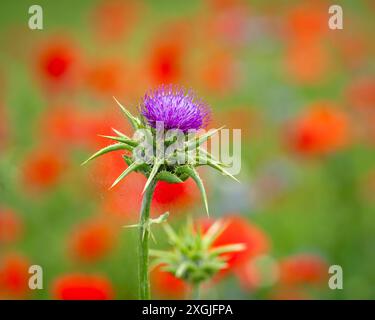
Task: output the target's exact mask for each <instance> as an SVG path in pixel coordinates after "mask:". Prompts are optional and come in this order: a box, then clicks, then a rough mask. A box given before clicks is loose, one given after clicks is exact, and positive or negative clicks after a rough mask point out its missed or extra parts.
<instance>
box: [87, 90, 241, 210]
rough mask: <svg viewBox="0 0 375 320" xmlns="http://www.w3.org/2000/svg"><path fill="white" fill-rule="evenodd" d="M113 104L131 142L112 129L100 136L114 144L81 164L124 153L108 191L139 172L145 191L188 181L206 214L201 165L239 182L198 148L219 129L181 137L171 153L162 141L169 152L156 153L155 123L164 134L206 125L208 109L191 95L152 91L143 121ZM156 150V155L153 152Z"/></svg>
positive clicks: (145, 99) (165, 142)
mask: <svg viewBox="0 0 375 320" xmlns="http://www.w3.org/2000/svg"><path fill="white" fill-rule="evenodd" d="M115 101H116V102H117V104H118V105H119V106H120V108H121V110H122V112H123V113H124V115H125V117H126V118H127V119H128V120H129V122H130V124H131V125H132V127H133V128H134V129H135V130H136V132H135V133H134V135H133V138H131V137H128V136H126V135H125V134H123V133H122V132H120V131H118V130H116V129H112V130H113V132H114V133H115V135H114V136H103V135H101V136H102V137H104V138H107V139H109V140H112V141H115V143H113V144H111V145H109V146H107V147H104V148H103V149H101V150H99V151H98V152H96V153H94V154H93V155H92V156H91V157H90V158H88V159H87V160H86V161H85V162H83V164H85V163H87V162H89V161H90V160H93V159H95V158H97V157H99V156H102V155H104V154H106V153H109V152H112V151H117V150H125V151H126V152H127V154H124V155H123V158H124V160H125V162H126V163H127V165H128V167H127V168H126V169H125V170H124V172H123V173H122V174H121V175H120V176H119V177H118V178H117V179H116V180H115V181H114V183H113V184H112V186H111V188H112V187H114V186H115V185H117V184H118V183H119V182H120V181H121V180H122V179H124V178H125V177H126V176H127V175H128V174H130V173H131V172H139V173H142V174H144V175H145V176H146V177H147V182H146V184H145V187H144V191H146V190H148V188H150V186H152V182H156V181H166V182H168V183H181V182H183V181H185V180H186V179H188V178H189V177H191V178H192V179H193V180H194V182H195V183H196V184H197V186H198V188H199V190H200V192H201V195H202V198H203V202H204V206H205V209H206V212H207V214H208V203H207V196H206V191H205V188H204V185H203V181H202V180H201V178H200V176H199V174H198V171H197V170H196V167H198V166H199V165H203V164H204V165H208V166H210V167H211V168H213V169H215V170H217V171H219V172H220V173H222V174H223V175H227V176H229V177H231V178H232V179H234V180H236V181H238V180H237V179H236V178H235V177H234V176H233V175H232V174H230V173H229V172H228V171H227V170H226V169H225V165H224V164H223V163H222V162H220V161H219V160H216V159H215V158H214V157H213V155H211V154H210V153H209V152H207V151H206V150H205V149H204V148H203V147H201V145H202V144H203V143H204V142H206V141H207V140H208V139H209V138H211V137H212V136H213V135H214V134H216V133H217V132H218V131H220V130H221V129H222V128H219V129H215V130H210V131H208V132H206V133H204V134H201V135H199V136H195V135H193V136H192V137H191V136H190V135H188V134H183V137H184V138H185V141H183V145H182V146H178V148H176V149H175V150H173V152H170V150H169V148H167V147H170V146H171V141H170V140H168V139H165V140H164V141H162V142H161V143H162V144H164V149H166V148H167V149H168V150H169V152H161V154H159V153H158V143H160V142H158V143H156V142H155V141H156V140H157V139H158V137H157V134H158V132H156V131H157V130H153V128H156V127H157V125H158V124H157V122H163V124H164V129H166V130H173V129H179V130H181V131H183V133H187V132H188V131H190V130H193V129H195V130H198V129H200V128H203V127H204V126H205V125H206V124H207V122H208V119H209V114H210V111H209V108H208V107H207V106H206V105H205V104H204V103H202V102H201V101H200V100H198V99H197V98H196V96H195V95H194V94H193V93H192V92H191V91H188V92H186V91H185V90H184V89H181V88H179V87H176V86H171V85H169V86H161V87H159V88H158V89H156V90H154V91H151V92H150V93H148V94H146V95H145V97H144V99H143V104H142V106H141V108H140V112H141V115H142V117H143V119H141V118H140V117H136V116H134V115H132V114H131V113H130V112H129V111H128V110H127V109H126V108H125V107H124V106H122V105H121V103H120V102H118V101H117V100H116V98H115ZM142 120H146V121H142ZM136 133H140V134H141V135H142V136H143V138H142V139H140V138H139V137H137V135H136ZM189 133H190V132H189ZM149 138H150V139H149ZM149 140H151V141H149ZM155 149H156V152H154V151H155ZM159 150H160V149H159ZM149 153H151V155H149ZM180 160H183V161H180Z"/></svg>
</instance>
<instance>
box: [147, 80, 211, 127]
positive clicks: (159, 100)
mask: <svg viewBox="0 0 375 320" xmlns="http://www.w3.org/2000/svg"><path fill="white" fill-rule="evenodd" d="M141 114H142V115H143V117H144V118H145V119H146V121H147V122H148V124H149V125H150V126H151V127H154V128H155V127H156V123H157V122H159V121H160V122H163V123H164V127H165V129H167V130H168V129H180V130H182V131H183V132H187V131H188V130H192V129H194V130H199V129H201V128H204V127H206V125H207V123H208V121H209V117H210V108H209V107H208V106H207V105H206V104H205V103H204V102H202V101H201V100H199V99H198V98H197V96H196V95H195V93H194V92H193V91H191V90H189V91H186V90H185V89H183V88H181V87H178V86H173V85H167V86H160V87H158V88H157V89H155V90H153V91H150V92H149V93H146V94H145V96H144V98H143V101H142V105H141Z"/></svg>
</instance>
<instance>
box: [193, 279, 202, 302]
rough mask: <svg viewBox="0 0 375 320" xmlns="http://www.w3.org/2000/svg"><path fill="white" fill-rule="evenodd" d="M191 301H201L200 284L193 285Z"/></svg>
mask: <svg viewBox="0 0 375 320" xmlns="http://www.w3.org/2000/svg"><path fill="white" fill-rule="evenodd" d="M192 298H193V300H200V299H201V287H200V284H199V283H198V284H195V285H194V286H193V297H192Z"/></svg>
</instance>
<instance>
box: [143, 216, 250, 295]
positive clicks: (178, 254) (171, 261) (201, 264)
mask: <svg viewBox="0 0 375 320" xmlns="http://www.w3.org/2000/svg"><path fill="white" fill-rule="evenodd" d="M163 227H164V230H165V232H166V234H167V236H168V240H169V243H170V244H171V246H172V249H171V250H169V251H164V250H150V255H151V256H153V257H154V261H153V265H154V266H157V265H161V269H162V270H163V271H167V272H170V273H172V274H173V275H174V276H175V277H177V278H180V279H182V280H184V281H186V282H188V283H190V284H191V285H192V288H193V296H192V298H194V299H199V298H200V286H201V284H202V283H204V282H205V281H207V280H209V279H211V278H212V277H213V276H214V275H215V274H216V273H217V272H218V271H220V270H222V269H225V268H227V267H228V264H227V261H226V260H227V256H226V255H225V254H227V253H230V252H236V251H242V250H244V249H245V245H244V244H242V243H233V244H227V245H222V246H216V247H214V246H213V244H214V242H215V240H216V239H217V238H218V237H219V236H220V234H221V233H222V232H223V231H224V230H225V228H226V224H225V223H224V222H223V221H222V220H217V221H216V222H215V223H213V224H212V225H211V226H210V228H209V229H208V230H207V231H206V232H202V230H201V228H200V227H199V225H198V226H194V224H193V222H192V220H191V219H189V220H188V223H187V224H186V226H185V227H184V228H183V229H182V232H180V233H176V232H175V231H174V230H173V229H172V227H171V226H169V225H168V224H164V225H163Z"/></svg>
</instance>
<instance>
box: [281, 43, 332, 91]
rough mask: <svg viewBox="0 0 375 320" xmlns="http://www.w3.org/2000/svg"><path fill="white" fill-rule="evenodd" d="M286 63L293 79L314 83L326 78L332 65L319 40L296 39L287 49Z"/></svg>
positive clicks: (299, 81)
mask: <svg viewBox="0 0 375 320" xmlns="http://www.w3.org/2000/svg"><path fill="white" fill-rule="evenodd" d="M285 64H286V70H287V72H288V75H290V76H291V78H292V80H294V81H297V82H298V83H303V84H313V83H317V82H319V81H321V80H323V79H324V76H325V75H326V74H327V71H328V69H329V66H330V57H329V55H328V52H327V51H326V49H325V48H324V47H323V46H322V45H321V44H320V43H318V42H316V43H315V42H313V43H310V42H304V41H296V42H293V43H292V44H290V45H288V47H287V49H286V55H285Z"/></svg>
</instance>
